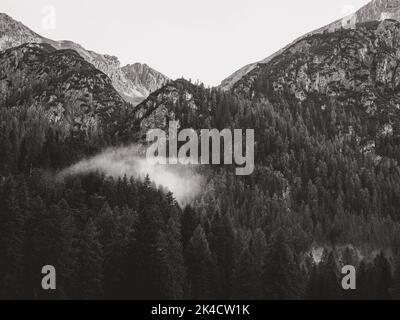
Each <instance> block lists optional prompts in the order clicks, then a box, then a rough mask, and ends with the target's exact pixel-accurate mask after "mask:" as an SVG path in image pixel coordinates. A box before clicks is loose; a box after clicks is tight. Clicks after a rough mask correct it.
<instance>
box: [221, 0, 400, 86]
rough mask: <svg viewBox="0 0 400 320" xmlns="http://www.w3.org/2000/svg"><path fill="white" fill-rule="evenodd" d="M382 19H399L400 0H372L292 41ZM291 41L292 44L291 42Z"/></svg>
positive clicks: (228, 83)
mask: <svg viewBox="0 0 400 320" xmlns="http://www.w3.org/2000/svg"><path fill="white" fill-rule="evenodd" d="M384 19H394V20H398V21H400V1H399V0H373V1H371V2H370V3H368V4H367V5H365V6H364V7H362V8H361V9H359V10H358V11H357V12H355V13H354V14H351V15H349V16H347V17H344V18H343V19H340V20H337V21H335V22H333V23H331V24H329V25H327V26H324V27H322V28H320V29H317V30H314V31H312V32H310V33H308V34H306V35H304V36H302V37H300V38H299V39H297V40H295V41H294V42H293V43H296V42H297V41H300V40H302V39H305V38H307V37H309V36H311V35H314V34H322V33H325V32H335V31H337V30H339V29H341V28H343V29H349V28H354V27H355V25H356V24H357V23H363V22H368V21H375V20H384ZM293 43H292V44H293ZM292 44H290V45H288V46H286V47H285V48H283V49H281V50H279V51H278V52H276V53H274V54H273V55H271V56H269V57H267V58H265V59H264V60H262V61H259V62H256V63H252V64H249V65H247V66H245V67H243V68H241V69H239V70H237V71H236V72H234V73H233V74H232V75H231V76H229V77H228V78H226V79H224V80H223V81H222V82H221V88H222V89H223V90H229V89H231V88H232V87H233V86H234V85H235V83H236V82H237V81H239V80H240V79H241V78H242V77H244V76H245V75H246V74H247V73H249V72H250V71H252V70H253V69H254V68H256V66H257V64H258V63H267V62H269V61H271V60H272V59H273V58H275V57H276V56H278V55H280V54H281V53H282V52H284V51H285V50H286V49H287V48H289V47H290V46H291V45H292Z"/></svg>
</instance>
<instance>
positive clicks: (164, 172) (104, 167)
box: [58, 145, 203, 204]
mask: <svg viewBox="0 0 400 320" xmlns="http://www.w3.org/2000/svg"><path fill="white" fill-rule="evenodd" d="M88 172H100V173H103V174H105V175H106V176H110V177H113V178H119V177H124V176H125V175H126V176H127V177H134V178H139V179H143V178H144V177H145V176H146V175H149V177H150V179H151V180H152V181H154V183H155V184H156V185H157V186H163V187H165V188H167V189H168V190H170V191H171V192H173V193H174V196H175V198H176V200H177V201H178V202H179V203H180V204H185V203H188V202H189V201H190V200H191V199H193V198H194V197H195V196H196V195H197V194H199V193H200V191H201V184H202V180H203V179H202V177H201V175H200V174H198V173H196V170H195V168H194V167H193V166H183V165H154V164H151V163H150V161H147V159H146V158H145V157H144V156H143V155H142V152H141V147H140V146H137V145H132V146H129V147H121V148H110V149H106V150H104V151H103V152H101V153H100V154H98V155H96V156H94V157H92V158H89V159H84V160H82V161H79V162H78V163H76V164H74V165H72V166H70V167H69V168H66V169H64V170H63V171H62V172H60V173H59V174H58V178H60V179H63V178H64V177H65V176H68V175H77V174H84V173H88Z"/></svg>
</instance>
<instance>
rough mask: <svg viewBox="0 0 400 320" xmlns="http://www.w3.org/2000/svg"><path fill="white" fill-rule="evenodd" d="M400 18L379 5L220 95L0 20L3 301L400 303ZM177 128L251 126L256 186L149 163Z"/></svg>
mask: <svg viewBox="0 0 400 320" xmlns="http://www.w3.org/2000/svg"><path fill="white" fill-rule="evenodd" d="M93 10H94V14H95V12H96V8H94V9H93ZM0 11H1V4H0ZM133 18H134V17H133ZM399 21H400V0H374V1H371V2H370V3H368V4H367V5H366V6H365V7H362V8H361V9H360V10H358V11H357V12H356V13H354V14H352V15H350V16H348V17H346V18H345V19H341V20H338V21H336V22H334V23H332V24H329V25H327V26H325V27H322V28H320V29H318V30H316V31H313V32H310V33H308V34H306V35H304V36H303V37H301V38H299V39H297V40H296V41H294V42H293V43H290V44H289V43H288V46H287V47H285V48H283V49H282V50H280V51H278V52H277V53H276V54H274V55H273V56H270V57H266V58H265V59H264V60H262V61H260V62H257V63H252V64H249V65H247V66H245V67H243V68H242V69H240V70H238V71H236V72H234V73H233V74H232V76H230V77H228V78H227V79H225V80H223V81H222V83H221V85H220V86H217V87H208V86H205V85H203V84H202V83H200V82H192V81H189V80H187V79H184V78H180V79H176V80H173V79H170V78H169V77H167V76H165V75H163V74H162V73H161V72H158V71H156V70H155V69H153V68H151V67H150V66H148V65H146V64H141V63H134V61H132V63H131V64H129V65H126V66H121V63H120V62H119V60H118V58H116V57H114V56H110V55H104V54H99V53H96V52H93V51H90V50H87V49H85V48H83V46H81V45H79V44H77V43H75V42H72V41H56V40H51V39H47V38H45V37H43V36H41V35H39V34H37V33H35V32H34V31H32V30H30V29H29V28H28V27H26V26H25V25H24V24H23V22H18V21H16V20H14V19H13V17H10V16H9V15H8V14H7V13H0V299H139V300H143V299H160V300H170V299H172V300H182V299H196V300H199V299H207V300H213V299H223V300H229V299H238V300H292V299H302V300H303V299H304V300H307V299H312V300H314V299H317V300H318V299H321V300H324V299H363V300H365V299H385V300H386V299H387V300H389V299H398V298H400V163H399V161H400V22H399ZM329 22H330V21H326V23H329ZM291 27H292V28H296V26H295V25H293V26H291ZM274 32H279V30H274ZM164 36H165V35H164ZM71 40H74V39H71ZM175 40H176V43H175V44H174V45H176V46H179V45H182V43H184V41H183V40H182V39H175ZM105 41H106V40H105ZM149 41H155V40H154V39H149ZM171 41H172V40H171ZM263 41H268V32H265V31H264V39H263ZM142 45H145V44H142ZM238 45H240V43H239V44H238ZM185 49H187V48H185ZM211 49H213V50H218V48H211ZM160 50H162V49H160ZM243 50H245V49H243ZM188 54H190V50H188ZM165 55H168V50H167V49H165ZM249 56H250V55H249ZM249 60H250V59H249ZM248 62H249V63H251V62H252V61H248ZM193 63H194V64H195V63H196V61H193ZM232 71H234V70H232ZM172 120H175V121H179V124H180V127H181V128H193V129H196V130H201V129H203V128H209V129H214V128H215V129H218V130H223V129H226V128H227V129H254V130H255V171H254V173H253V174H251V175H249V176H237V175H235V166H234V165H217V166H215V165H206V166H203V165H199V166H180V165H177V166H161V167H160V166H152V165H149V164H148V163H147V162H146V161H145V148H146V132H147V131H148V130H150V129H162V130H166V129H167V126H168V122H169V121H172ZM221 152H222V151H221ZM44 266H54V269H55V270H56V273H57V288H56V290H44V289H43V287H42V279H43V277H44V274H42V272H41V271H42V268H43V267H44ZM344 266H353V267H354V268H355V271H356V273H355V275H356V279H355V280H354V281H355V282H356V288H351V289H350V290H345V289H346V288H344V286H343V278H344V276H345V274H343V273H342V271H343V267H344ZM347 289H349V288H347ZM353 289H355V290H353Z"/></svg>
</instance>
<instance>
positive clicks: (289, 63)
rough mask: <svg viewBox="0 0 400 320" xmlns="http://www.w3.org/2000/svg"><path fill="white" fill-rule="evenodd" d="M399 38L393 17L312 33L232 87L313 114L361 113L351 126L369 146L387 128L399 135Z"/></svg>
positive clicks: (241, 92)
mask: <svg viewBox="0 0 400 320" xmlns="http://www.w3.org/2000/svg"><path fill="white" fill-rule="evenodd" d="M399 42H400V23H399V22H397V21H395V20H384V21H381V22H379V21H375V22H367V23H360V24H357V27H356V28H354V29H340V30H337V31H336V32H332V33H323V34H314V35H311V36H309V37H307V38H305V39H303V40H300V41H298V42H296V43H295V44H293V45H291V46H290V47H289V48H288V49H286V50H285V51H283V52H282V53H281V54H280V55H278V56H276V57H275V58H273V59H272V60H271V61H269V62H268V63H259V64H257V66H255V68H254V69H253V70H251V71H250V72H248V73H247V74H246V75H245V76H244V77H242V79H240V80H239V81H238V82H236V83H235V84H234V85H233V87H232V91H233V92H235V93H236V94H237V95H240V96H243V97H246V98H249V99H252V98H254V97H261V96H264V97H268V99H269V100H270V101H272V102H273V101H275V102H276V103H282V102H283V101H286V102H287V103H288V104H289V105H290V106H291V107H292V108H296V107H297V106H299V105H300V106H302V107H303V108H306V107H308V108H309V110H310V112H313V113H317V111H316V110H320V111H321V110H322V111H321V112H323V113H329V112H337V110H339V109H343V110H346V112H352V113H353V114H354V115H355V114H357V115H361V116H362V119H363V123H361V124H358V128H357V127H356V126H354V128H353V129H354V130H355V135H357V136H358V138H360V139H366V141H364V142H365V143H367V144H368V143H370V142H371V141H372V142H373V141H374V140H375V139H376V138H377V137H379V136H380V135H382V134H387V133H388V132H390V134H394V135H396V136H400V131H399V129H400V126H399V125H400V70H399V66H400V62H399V58H398V57H399V56H400V46H399ZM339 128H340V126H339ZM341 129H342V130H343V131H347V132H349V131H353V129H349V127H347V128H344V127H342V128H341Z"/></svg>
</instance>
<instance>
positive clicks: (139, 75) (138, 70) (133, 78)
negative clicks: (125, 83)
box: [121, 63, 169, 97]
mask: <svg viewBox="0 0 400 320" xmlns="http://www.w3.org/2000/svg"><path fill="white" fill-rule="evenodd" d="M121 70H122V72H123V73H124V75H125V77H126V79H128V80H129V81H130V82H131V83H133V85H134V86H135V87H136V88H137V90H138V91H139V92H140V93H141V94H142V96H143V97H148V96H149V95H150V93H152V92H154V91H156V90H158V89H160V88H161V87H162V86H164V85H165V84H166V83H167V82H168V81H169V79H168V78H167V77H166V76H164V75H163V74H161V73H160V72H158V71H156V70H154V69H152V68H150V67H149V66H148V65H147V64H141V63H135V64H129V65H126V66H124V67H122V69H121Z"/></svg>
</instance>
